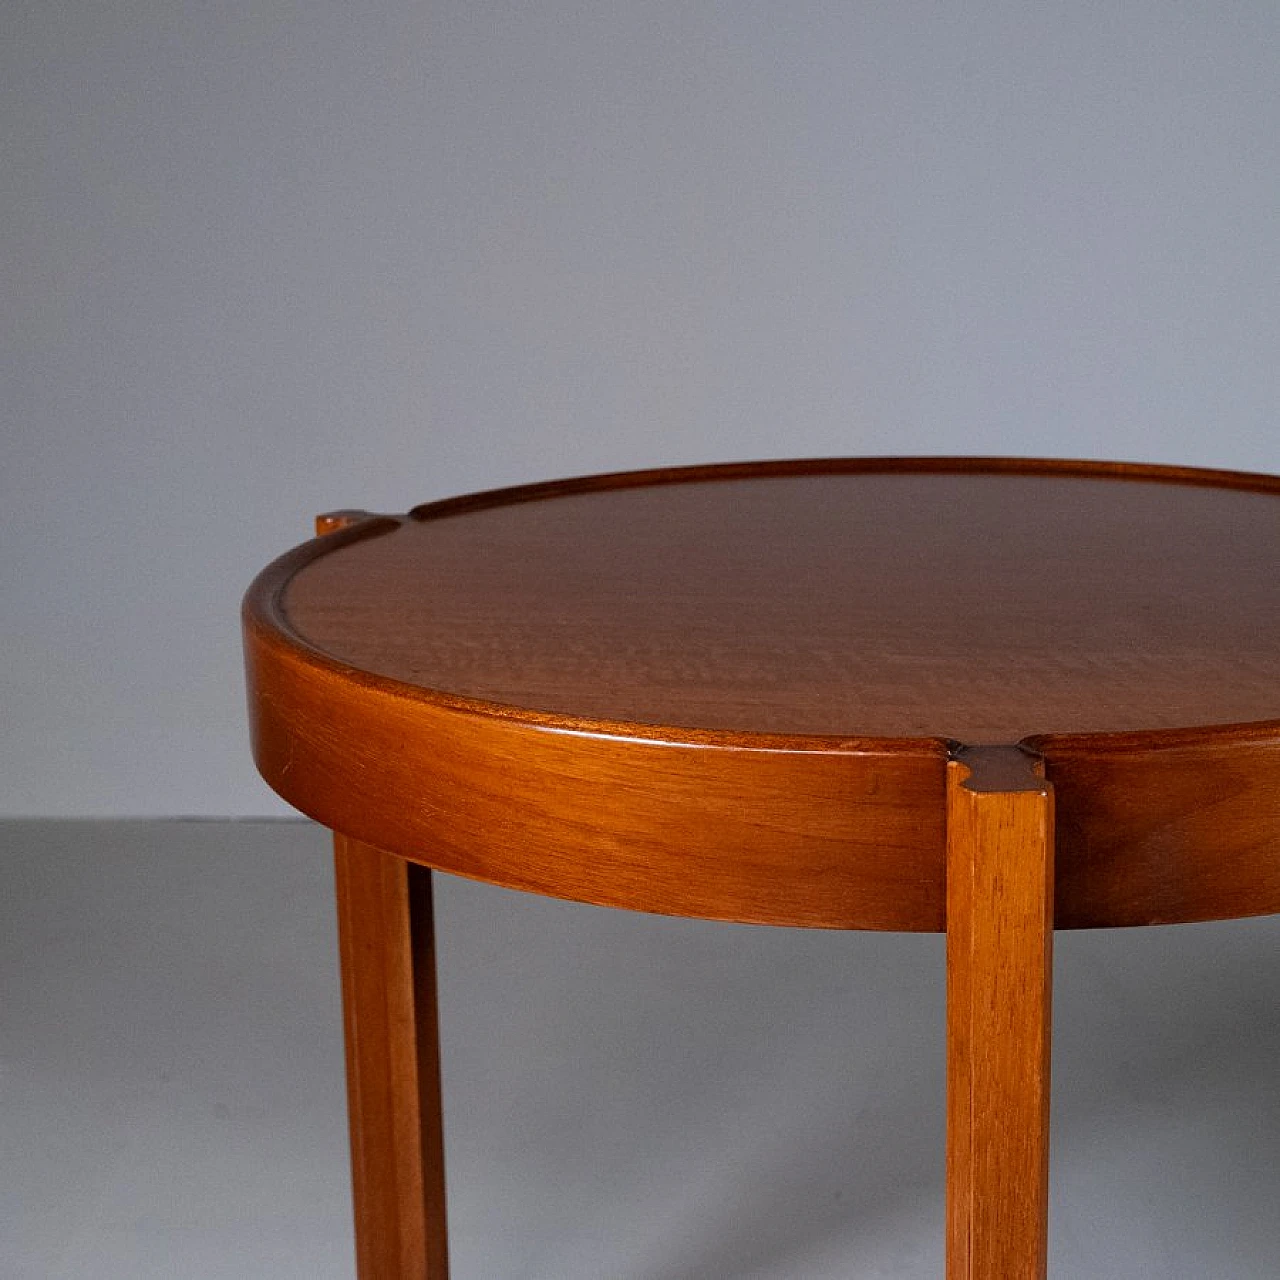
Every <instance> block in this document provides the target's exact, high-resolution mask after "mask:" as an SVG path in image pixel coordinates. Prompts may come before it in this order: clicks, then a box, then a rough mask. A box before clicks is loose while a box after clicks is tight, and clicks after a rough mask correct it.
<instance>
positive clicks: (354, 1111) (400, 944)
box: [334, 835, 449, 1280]
mask: <svg viewBox="0 0 1280 1280" xmlns="http://www.w3.org/2000/svg"><path fill="white" fill-rule="evenodd" d="M334 861H335V869H336V874H337V898H338V938H339V946H340V949H341V956H342V1004H343V1016H344V1020H345V1024H346V1049H347V1099H348V1113H349V1118H350V1124H351V1169H352V1182H353V1192H354V1197H355V1227H356V1267H357V1274H358V1275H359V1277H360V1280H407V1278H408V1277H413V1278H414V1280H447V1277H448V1274H449V1263H448V1251H447V1246H446V1239H445V1200H444V1145H443V1131H442V1126H441V1115H440V1056H439V1045H438V1041H437V1030H436V975H435V954H434V953H435V948H434V928H433V922H432V906H431V872H430V871H429V870H427V869H426V868H425V867H420V866H417V865H415V864H413V863H409V862H406V861H404V859H402V858H397V857H395V856H393V855H392V854H388V853H384V852H383V851H382V850H381V849H376V848H373V847H372V846H370V845H365V844H361V843H360V842H359V841H356V840H350V839H348V838H347V837H345V836H342V835H335V836H334Z"/></svg>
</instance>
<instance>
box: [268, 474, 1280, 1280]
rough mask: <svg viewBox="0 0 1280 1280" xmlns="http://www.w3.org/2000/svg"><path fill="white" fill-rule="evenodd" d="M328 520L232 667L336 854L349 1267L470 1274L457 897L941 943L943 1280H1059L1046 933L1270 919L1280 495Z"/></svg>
mask: <svg viewBox="0 0 1280 1280" xmlns="http://www.w3.org/2000/svg"><path fill="white" fill-rule="evenodd" d="M318 530H319V532H320V533H322V534H325V535H326V536H324V537H320V538H317V539H316V540H314V541H311V542H308V543H306V544H305V545H303V546H301V547H298V548H297V549H295V550H294V551H291V552H289V553H288V554H286V555H285V556H283V557H281V558H280V559H279V560H277V561H276V562H275V563H274V564H272V565H271V566H270V567H269V568H267V569H266V570H265V571H264V572H263V573H262V574H261V575H260V576H259V577H258V579H257V581H256V582H255V583H254V584H253V586H252V588H251V589H250V591H249V593H248V596H247V597H246V600H245V606H244V625H245V642H246V661H247V667H248V682H249V704H250V715H251V720H252V726H253V741H254V750H255V754H256V758H257V762H258V767H259V768H260V769H261V771H262V774H263V776H264V777H265V778H266V779H267V781H268V782H269V783H270V784H271V785H272V786H273V787H274V788H275V789H276V790H277V791H278V792H279V793H280V794H281V795H282V796H284V797H285V798H286V799H287V800H289V801H290V802H291V803H292V804H294V805H295V806H296V807H297V808H299V809H301V810H302V811H303V812H304V813H306V814H309V815H310V816H311V817H313V818H315V819H316V820H318V821H319V822H322V823H324V824H325V825H326V826H328V827H330V828H332V830H333V831H334V832H335V845H336V851H337V852H336V856H337V892H338V913H339V923H340V940H341V953H342V975H343V998H344V1009H345V1018H346V1043H347V1074H348V1090H349V1098H350V1117H351V1142H352V1152H353V1167H354V1184H355V1206H356V1235H357V1253H358V1259H359V1272H360V1275H361V1276H362V1277H365V1278H366V1280H368V1278H370V1277H378V1278H383V1277H400V1276H406V1277H407V1276H417V1277H421V1276H429V1277H430V1278H431V1280H443V1277H444V1276H445V1275H446V1271H447V1260H446V1243H445V1208H444V1167H443V1156H442V1141H441V1121H440V1092H439V1067H438V1048H437V1039H436V1014H435V999H436V997H435V973H434V959H433V940H432V909H431V878H430V877H431V872H430V870H429V868H435V869H438V870H441V871H448V872H452V873H455V874H458V875H464V876H471V877H474V878H476V879H480V880H486V881H490V882H492V883H494V884H500V885H507V886H510V887H514V888H518V889H525V890H529V891H531V892H535V893H543V894H552V895H555V896H558V897H563V898H573V899H578V900H581V901H585V902H594V903H603V904H608V905H611V906H617V907H628V908H632V909H635V910H641V911H656V912H665V913H670V914H677V915H684V916H698V917H706V918H714V919H723V920H738V921H753V922H757V923H760V924H775V925H811V926H815V927H822V928H832V929H903V930H934V931H938V930H945V931H946V933H947V1003H948V1012H947V1042H948V1048H947V1081H948V1099H947V1151H946V1162H947V1275H948V1277H950V1278H951V1280H959V1278H960V1277H974V1278H975V1280H1013V1278H1015V1277H1034V1276H1043V1275H1044V1272H1045V1265H1046V1264H1045V1250H1046V1205H1047V1168H1048V1163H1047V1161H1048V1113H1049V1039H1050V1036H1049V1007H1050V986H1051V943H1052V937H1053V930H1054V928H1055V927H1056V928H1080V927H1092V926H1101V925H1150V924H1163V923H1172V922H1178V921H1191V920H1208V919H1220V918H1226V917H1235V916H1246V915H1258V914H1263V913H1268V912H1274V911H1278V910H1280V478H1276V477H1269V476H1258V475H1244V474H1238V473H1229V472H1209V471H1196V470H1188V469H1174V468H1162V467H1147V466H1134V465H1122V464H1103V463H1074V462H1035V461H1026V460H1008V459H971V458H964V459H920V458H908V459H883V458H877V459H859V460H834V461H800V462H788V463H769V464H751V465H740V466H738V465H735V466H722V467H700V468H691V469H681V470H672V471H657V472H641V473H634V474H629V475H619V476H603V477H592V478H589V479H582V480H571V481H565V482H560V483H554V484H543V485H532V486H528V487H524V488H519V489H508V490H504V491H499V492H495V493H486V494H479V495H474V496H470V497H464V498H457V499H453V500H450V501H445V502H436V503H431V504H429V505H427V506H424V507H419V508H417V509H416V510H414V511H411V512H410V513H409V514H408V515H407V516H402V517H401V516H381V515H369V514H368V513H365V512H339V513H335V514H332V515H328V516H322V517H321V518H320V520H319V521H318ZM1277 1265H1278V1266H1280V1259H1278V1260H1277Z"/></svg>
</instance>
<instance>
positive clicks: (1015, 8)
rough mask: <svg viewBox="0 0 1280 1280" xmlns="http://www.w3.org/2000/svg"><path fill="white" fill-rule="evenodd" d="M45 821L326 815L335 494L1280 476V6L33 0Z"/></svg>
mask: <svg viewBox="0 0 1280 1280" xmlns="http://www.w3.org/2000/svg"><path fill="white" fill-rule="evenodd" d="M3 15H4V16H3V30H2V32H0V35H2V37H3V38H0V128H2V129H3V156H2V157H0V172H3V175H4V178H3V191H2V196H0V198H2V199H3V214H2V217H0V235H3V238H4V239H3V246H2V252H0V263H2V266H3V272H4V277H3V280H2V281H0V292H2V297H3V302H2V314H3V318H4V331H3V337H2V341H0V361H2V362H3V369H2V370H0V372H2V373H3V378H4V392H3V397H2V399H0V404H2V405H3V412H4V415H5V421H4V432H3V456H2V457H0V485H2V486H3V492H2V493H0V521H2V522H3V528H2V531H0V537H2V540H3V554H2V555H0V575H3V584H2V592H3V595H2V605H3V612H2V620H3V628H4V637H3V651H4V663H3V664H2V665H0V682H3V687H2V688H0V705H2V706H3V712H4V713H3V717H2V718H0V813H3V814H10V815H14V814H46V815H121V814H148V815H170V814H182V813H188V814H262V813H276V812H283V807H282V806H281V805H279V803H278V802H277V801H275V800H274V798H273V797H271V796H270V795H269V793H268V792H267V791H266V789H265V787H263V786H262V784H261V783H259V782H258V781H257V779H256V777H255V775H254V774H253V771H252V768H251V765H250V763H249V761H248V758H247V753H246V750H245V746H244V727H243V713H242V707H241V702H242V696H241V692H240V672H239V665H240V658H239V649H238V643H239V642H238V635H237V629H236V617H235V613H236V604H237V601H238V597H239V595H240V593H241V591H242V590H243V588H244V586H245V585H246V583H247V582H248V580H249V578H250V577H251V576H252V574H253V572H254V571H256V569H257V568H259V567H260V566H261V564H262V563H263V562H265V561H266V560H267V559H269V558H271V557H272V556H274V555H275V554H276V553H277V552H279V551H280V550H282V549H284V548H285V547H286V546H288V545H290V544H291V543H292V542H294V541H295V540H297V539H299V538H301V537H302V536H304V535H305V534H306V533H307V531H308V528H309V523H310V519H311V516H312V514H313V513H315V512H316V511H319V510H324V509H327V508H332V507H337V506H352V505H355V506H366V507H370V508H374V509H377V508H382V509H391V510H400V509H404V508H405V507H408V506H409V505H411V504H413V503H415V502H419V501H422V500H425V499H428V498H433V497H438V496H443V495H445V494H448V493H450V492H456V491H461V490H468V489H474V488H481V487H487V486H490V485H496V484H503V483H508V482H518V481H525V480H533V479H540V478H545V477H548V476H553V475H557V474H564V473H576V472H583V471H592V470H600V469H610V468H615V467H630V466H643V465H650V464H658V463H665V462H693V461H711V460H719V459H729V458H745V457H769V456H778V455H785V454H829V453H855V454H856V453H894V452H904V453H929V452H947V451H949V452H961V453H979V452H1003V453H1018V454H1035V453H1043V454H1054V455H1082V456H1112V457H1121V458H1133V459H1140V460H1154V461H1168V462H1188V463H1198V464H1208V465H1218V466H1228V467H1244V468H1253V469H1260V470H1280V442H1278V439H1277V427H1276V422H1277V408H1280V381H1278V377H1277V368H1278V366H1280V362H1277V360H1276V352H1277V350H1280V323H1278V321H1277V306H1276V298H1277V296H1280V290H1278V289H1277V285H1278V284H1280V280H1278V279H1277V276H1278V275H1280V272H1278V270H1277V257H1278V253H1280V239H1278V238H1277V235H1276V227H1277V206H1278V203H1280V202H1278V199H1277V197H1278V196H1280V179H1278V177H1277V175H1278V174H1280V156H1278V154H1277V152H1278V149H1280V76H1277V75H1276V67H1277V55H1278V53H1280V7H1278V6H1276V5H1275V4H1274V3H1272V2H1271V0H1260V2H1258V3H1231V4H1223V3H1220V2H1217V0H1215V2H1214V3H1208V2H1207V0H1205V2H1199V3H1168V2H1167V0H1161V2H1160V3H1156V2H1154V0H1126V2H1125V3H1116V4H1107V3H1090V4H1074V5H1049V4H1038V5H1026V4H1010V3H995V2H993V0H968V2H967V3H956V4H937V3H917V2H915V0H897V2H895V3H892V4H890V3H882V4H871V3H817V2H811V0H791V2H790V3H788V4H786V5H782V4H762V3H753V2H751V0H735V2H734V3H689V2H688V0H681V2H680V3H674V2H672V3H665V2H660V3H655V2H637V0H627V2H626V3H610V2H601V3H593V4H584V3H568V2H567V0H544V2H542V3H532V4H527V5H511V4H497V3H487V2H485V0H466V3H461V2H456V3H431V4H412V3H407V2H405V0H384V2H383V3H379V4H377V5H352V4H348V3H335V2H332V0H309V2H308V3H306V4H297V3H284V2H283V0H222V2H220V3H217V4H196V3H193V2H192V0H65V2H63V0H47V2H45V3H40V4H34V3H18V2H14V3H10V4H7V5H5V6H4V7H3Z"/></svg>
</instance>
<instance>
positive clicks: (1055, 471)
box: [241, 455, 1280, 759]
mask: <svg viewBox="0 0 1280 1280" xmlns="http://www.w3.org/2000/svg"><path fill="white" fill-rule="evenodd" d="M928 474H933V475H1017V476H1044V477H1062V478H1075V479H1089V480H1114V481H1117V482H1131V483H1132V482H1136V483H1158V484H1171V485H1178V486H1187V487H1192V488H1205V489H1235V490H1243V491H1246V492H1255V493H1265V494H1273V495H1276V496H1280V475H1271V474H1268V473H1266V472H1251V471H1235V470H1224V469H1218V468H1208V467H1191V466H1180V465H1169V464H1164V463H1140V462H1119V461H1101V460H1089V459H1074V458H1038V457H1004V456H990V455H974V456H952V455H938V456H934V455H910V456H901V455H884V456H869V457H815V458H788V459H774V460H762V461H750V462H719V463H701V464H694V465H686V466H677V467H657V468H647V469H641V470H629V471H607V472H595V473H590V474H585V475H579V476H572V477H567V478H563V479H556V480H547V481H538V482H534V483H531V484H520V485H510V486H504V487H500V488H494V489H484V490H479V491H476V492H473V493H466V494H459V495H457V496H454V497H449V498H443V499H439V500H436V501H432V502H427V503H421V504H419V505H417V506H415V507H412V508H411V509H410V510H409V511H408V512H407V513H405V514H403V515H383V514H375V513H361V515H362V517H363V518H360V519H357V520H354V521H353V522H352V523H350V524H349V525H347V526H346V527H344V528H341V529H339V530H337V531H336V532H333V533H328V534H324V535H323V536H320V537H315V538H311V539H309V540H308V541H306V542H303V543H301V544H299V545H298V546H296V547H294V548H292V549H291V550H289V551H286V552H285V553H284V554H283V555H281V556H278V557H277V558H276V559H275V560H273V561H272V562H271V563H270V564H268V565H267V566H266V567H265V568H264V569H263V570H262V571H261V572H260V573H259V574H258V575H257V576H256V577H255V578H254V580H253V582H252V583H251V584H250V586H249V589H248V591H247V592H246V593H245V596H244V599H243V603H242V605H241V619H242V625H243V630H244V638H245V644H246V654H248V651H249V649H250V648H251V647H252V646H253V645H255V644H266V645H268V646H270V647H275V648H277V649H278V650H283V651H285V652H287V654H288V656H289V657H290V658H291V659H292V660H293V661H294V662H296V663H300V664H302V665H303V666H306V667H309V668H312V669H313V670H315V671H316V672H317V673H323V674H325V675H328V676H330V677H337V678H338V679H340V680H342V681H343V682H344V683H345V684H348V685H354V686H357V687H359V688H363V689H367V690H369V691H370V692H378V693H381V694H383V695H388V696H392V697H395V698H397V699H400V700H404V701H408V702H411V703H417V704H423V705H426V706H430V707H434V708H437V709H439V710H444V711H451V712H455V713H460V714H462V715H464V716H476V717H481V718H484V719H490V720H494V719H496V720H500V721H504V722H507V723H511V724H515V725H520V726H522V727H525V728H528V729H533V730H541V731H547V732H554V733H567V734H572V735H574V736H576V737H585V738H593V737H594V738H602V739H609V740H613V741H626V740H634V741H639V742H647V743H654V744H666V745H669V746H687V747H707V748H719V749H725V750H756V751H770V752H778V751H782V752H806V753H818V754H841V755H892V756H897V757H912V756H915V757H924V758H929V759H945V758H947V757H948V756H951V755H954V754H955V753H956V752H957V751H958V750H960V749H961V748H963V747H965V746H976V745H994V744H985V743H984V744H979V743H962V742H960V741H958V740H957V739H954V738H949V737H947V736H944V735H933V734H927V735H926V734H922V735H912V736H901V737H893V736H877V735H865V734H863V735H859V734H847V735H834V734H781V733H770V732H764V731H760V730H749V729H704V728H699V727H696V726H688V725H674V724H657V723H647V722H640V721H625V720H609V719H599V718H595V717H590V716H576V715H572V714H568V713H563V712H555V711H547V710H541V709H538V708H533V707H525V706H521V705H518V704H514V703H503V702H497V701H491V700H488V699H482V698H474V697H469V696H466V695H463V694H457V693H451V692H448V691H447V690H443V689H436V688H432V687H430V686H427V685H418V684H411V683H409V682H407V681H402V680H397V679H395V678H393V677H391V676H386V675H381V674H379V673H376V672H372V671H368V670H366V669H364V668H362V667H357V666H354V665H352V664H350V663H347V662H344V661H343V660H342V659H341V658H339V657H336V656H335V655H333V654H330V653H328V652H326V651H325V650H323V649H321V648H319V647H317V646H316V645H314V644H312V643H311V642H310V641H309V640H307V639H306V638H305V637H303V636H302V635H300V634H299V633H298V632H297V631H295V630H294V629H293V627H292V625H291V623H290V622H289V619H288V617H287V616H286V614H285V611H284V608H283V604H282V597H283V595H284V593H285V591H286V590H287V588H288V586H289V584H290V582H291V581H292V580H293V578H294V577H295V576H296V575H297V574H298V573H300V572H301V571H302V570H303V569H304V568H306V567H307V566H308V565H309V564H311V563H312V562H313V561H315V560H318V559H319V558H321V557H322V556H325V555H330V554H333V553H334V552H336V551H339V550H341V549H342V548H343V547H345V546H349V545H351V544H352V543H355V542H361V541H364V540H365V539H367V538H373V537H379V536H381V535H383V534H386V533H390V532H393V531H394V530H396V529H399V528H401V527H402V526H403V525H405V524H406V523H409V522H413V523H425V522H429V521H431V520H435V519H442V518H447V517H449V516H454V515H463V514H466V513H469V512H473V511H481V510H485V509H491V508H494V507H501V506H513V505H517V504H522V503H525V502H535V501H544V500H553V499H555V498H560V497H572V496H578V495H581V494H591V493H599V492H607V491H609V490H613V489H637V488H649V487H655V486H660V485H674V484H693V483H709V482H716V481H728V480H751V479H779V478H789V477H803V476H821V475H928ZM252 696H253V695H252V694H251V699H252ZM1272 742H1274V745H1276V746H1277V747H1280V719H1264V720H1249V721H1237V722H1230V723H1220V724H1206V725H1189V726H1185V727H1175V728H1165V729H1133V730H1122V731H1100V732H1087V731H1086V732H1070V733H1029V734H1026V735H1024V736H1023V737H1021V738H1019V739H1017V743H1016V745H1019V746H1022V747H1024V748H1026V749H1027V750H1030V751H1033V752H1035V753H1037V754H1041V755H1063V756H1068V755H1083V754H1090V755H1092V754H1110V753H1116V752H1119V753H1124V754H1128V753H1131V752H1136V751H1152V750H1179V749H1196V748H1213V747H1226V746H1233V745H1266V744H1269V743H1272ZM1008 745H1014V744H1008Z"/></svg>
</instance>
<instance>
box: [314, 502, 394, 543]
mask: <svg viewBox="0 0 1280 1280" xmlns="http://www.w3.org/2000/svg"><path fill="white" fill-rule="evenodd" d="M396 518H397V517H395V516H385V515H381V514H379V513H378V512H376V511H361V510H359V509H358V508H355V507H344V508H343V509H342V510H340V511H322V512H321V513H320V514H319V515H318V516H316V537H318V538H323V537H324V536H325V534H327V533H339V532H340V531H341V530H343V529H350V528H352V527H353V526H354V525H357V524H364V523H365V522H366V521H368V520H395V519H396Z"/></svg>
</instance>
